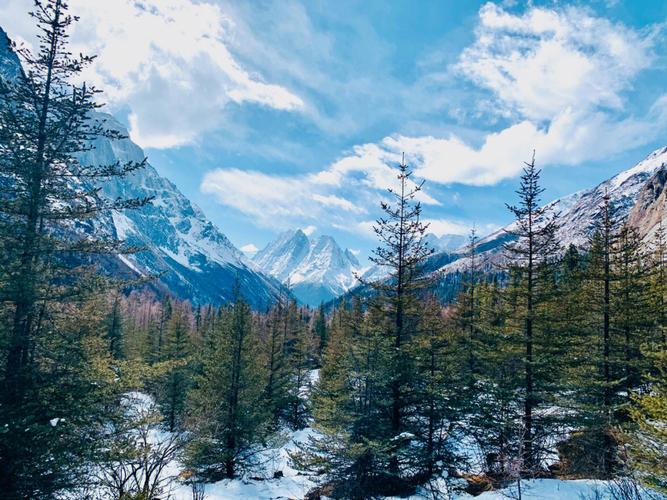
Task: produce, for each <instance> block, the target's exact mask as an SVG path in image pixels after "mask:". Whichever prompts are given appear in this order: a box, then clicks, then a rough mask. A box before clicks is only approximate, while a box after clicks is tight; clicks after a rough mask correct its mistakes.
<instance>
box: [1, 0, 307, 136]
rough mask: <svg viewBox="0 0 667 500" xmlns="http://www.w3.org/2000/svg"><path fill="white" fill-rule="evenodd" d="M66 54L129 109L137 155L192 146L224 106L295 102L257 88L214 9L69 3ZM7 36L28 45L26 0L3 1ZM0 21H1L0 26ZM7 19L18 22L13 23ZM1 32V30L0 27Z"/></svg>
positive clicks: (298, 103) (189, 3) (230, 23)
mask: <svg viewBox="0 0 667 500" xmlns="http://www.w3.org/2000/svg"><path fill="white" fill-rule="evenodd" d="M68 3H69V4H70V7H71V10H72V12H75V13H76V14H77V15H78V16H79V17H80V18H81V22H79V23H75V25H74V30H73V32H72V37H71V48H72V52H74V53H77V52H83V53H92V54H97V56H98V57H97V59H96V61H95V63H94V64H93V65H92V66H91V67H89V68H88V69H87V70H86V72H85V73H84V75H83V76H84V78H85V79H86V80H87V81H89V82H92V83H94V84H96V85H97V86H98V87H100V88H102V89H104V90H105V97H104V98H105V99H106V100H107V101H109V102H110V103H111V104H112V106H124V107H127V108H128V109H129V122H130V123H129V124H130V134H131V136H132V138H133V139H134V140H135V141H136V142H138V143H139V144H140V145H141V146H144V147H156V148H169V147H173V146H179V145H183V144H187V143H190V142H193V141H195V140H196V139H197V137H198V136H199V135H200V134H201V133H202V132H204V131H206V130H210V129H213V128H215V127H216V126H218V125H219V124H220V121H221V118H222V114H223V110H224V108H225V107H226V106H228V105H230V104H232V103H234V104H243V103H256V104H259V105H262V106H268V107H270V108H274V109H278V110H285V111H293V110H299V109H301V108H303V106H304V102H303V101H302V99H301V98H300V97H299V96H297V95H295V94H294V93H292V92H291V91H290V90H288V89H286V88H284V87H282V86H280V85H276V84H272V83H267V82H264V81H263V80H262V78H261V76H259V75H256V74H251V73H250V72H249V71H248V70H247V69H245V68H243V67H242V65H241V64H240V63H239V62H238V61H237V60H236V59H235V58H234V57H233V55H232V54H231V53H230V51H229V50H228V48H227V46H226V44H225V38H226V37H228V36H229V32H231V31H233V28H234V20H233V19H231V18H230V17H229V16H227V15H226V13H225V12H223V10H222V9H221V7H220V6H219V5H217V4H216V3H214V2H206V1H194V0H159V1H157V0H148V1H139V0H114V1H108V0H70V1H69V2H68ZM3 4H4V6H3V7H4V8H3V11H5V13H6V15H7V17H11V19H10V20H11V21H12V22H8V23H7V26H6V27H7V28H8V29H9V30H10V35H11V36H14V37H16V38H21V39H26V40H31V39H32V38H33V37H34V28H33V27H32V26H30V24H29V23H25V22H24V21H22V18H28V16H27V14H26V10H27V9H28V8H29V5H27V4H29V2H26V1H25V0H4V1H3ZM4 17H5V15H4V14H3V18H4ZM14 18H16V20H17V22H16V23H14V22H13V21H14ZM3 24H4V23H3Z"/></svg>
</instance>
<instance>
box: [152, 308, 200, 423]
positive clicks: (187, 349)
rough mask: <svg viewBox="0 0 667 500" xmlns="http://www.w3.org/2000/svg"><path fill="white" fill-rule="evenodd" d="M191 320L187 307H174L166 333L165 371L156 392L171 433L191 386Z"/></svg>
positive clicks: (181, 415)
mask: <svg viewBox="0 0 667 500" xmlns="http://www.w3.org/2000/svg"><path fill="white" fill-rule="evenodd" d="M192 320H193V318H192V316H191V311H190V308H189V305H188V304H187V303H180V304H175V305H174V306H173V309H172V313H171V317H170V318H169V321H168V323H167V325H166V329H165V339H164V345H163V349H162V359H161V361H163V362H164V363H165V364H166V369H167V370H168V371H167V374H166V375H165V377H164V378H163V380H161V381H160V383H159V386H158V388H157V392H158V399H159V402H160V410H161V412H162V414H163V415H164V416H165V420H166V425H167V428H168V429H169V430H170V431H171V432H174V431H175V430H176V429H178V428H179V427H180V426H181V424H182V420H183V417H184V412H185V398H186V393H187V391H188V389H189V387H190V385H191V382H190V377H191V366H190V364H191V363H190V361H191V349H192Z"/></svg>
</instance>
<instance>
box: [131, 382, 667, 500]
mask: <svg viewBox="0 0 667 500" xmlns="http://www.w3.org/2000/svg"><path fill="white" fill-rule="evenodd" d="M309 375H310V376H309V384H308V385H307V386H306V387H312V385H313V384H315V383H317V381H318V379H319V370H312V371H311V373H310V374H309ZM304 389H305V390H307V389H306V388H304ZM128 397H129V398H130V399H131V400H132V401H133V405H132V406H133V407H134V408H135V410H137V411H138V412H139V413H146V412H147V411H149V410H150V408H151V407H154V405H155V402H154V401H153V399H152V398H151V397H150V396H147V395H145V394H142V393H131V394H129V395H128ZM315 432H316V431H315V430H313V429H311V428H306V429H302V430H299V431H293V432H287V431H285V432H283V433H282V435H281V436H279V437H277V438H276V439H274V441H273V445H272V446H270V447H269V448H267V449H266V450H264V451H262V452H261V454H260V457H259V460H258V462H259V463H260V464H261V465H260V466H258V469H257V471H255V472H254V473H251V474H248V476H249V477H253V478H254V479H234V480H223V481H220V482H217V483H214V484H206V485H205V486H204V493H205V497H204V498H205V499H206V500H247V499H262V500H278V499H283V500H287V499H302V498H304V497H305V495H306V494H307V493H308V492H309V491H310V490H312V489H313V488H315V487H316V486H317V482H316V478H314V477H310V476H308V475H306V474H304V473H302V472H300V471H298V470H296V469H294V468H293V467H292V464H291V462H290V453H291V452H293V451H296V450H297V448H298V446H299V445H300V444H302V443H305V442H307V440H308V439H309V437H310V436H313V435H314V434H315ZM170 437H171V434H170V433H168V432H165V431H162V430H151V435H150V439H149V440H150V441H151V442H152V443H159V442H166V441H168V440H169V438H170ZM462 448H464V449H466V450H467V451H468V453H472V448H473V445H472V444H471V443H467V444H466V443H463V445H462ZM469 458H473V457H472V456H471V457H469ZM181 470H182V467H181V465H180V464H179V463H178V462H177V461H175V460H174V461H172V462H171V463H169V465H168V466H167V467H166V468H165V470H164V476H165V477H167V478H170V479H169V480H168V481H169V485H168V486H167V487H166V488H165V495H163V497H164V498H169V499H172V500H192V498H193V495H192V488H191V486H189V485H186V484H183V483H181V482H180V481H179V480H178V477H179V474H180V472H181ZM275 473H281V474H282V477H280V478H274V474H275ZM447 488H448V487H447V484H446V482H445V481H434V482H433V483H432V484H431V485H429V487H425V488H423V489H421V490H420V491H419V492H418V493H417V494H416V495H414V496H412V497H410V500H435V499H440V498H450V499H451V500H469V499H472V498H475V499H479V500H501V499H508V498H510V499H518V498H521V499H524V500H569V499H572V500H615V499H616V498H618V497H616V496H614V495H613V492H612V488H613V485H611V484H610V483H607V482H605V481H595V480H569V481H566V480H558V479H534V480H524V481H522V482H521V484H520V488H521V496H519V491H518V485H516V484H515V485H512V486H510V487H508V488H505V489H503V490H497V491H492V492H485V493H482V494H481V495H479V496H476V497H473V496H471V495H469V494H466V493H461V492H452V494H451V495H450V496H447V494H446V492H447ZM645 498H646V500H658V499H663V500H667V498H665V497H660V496H656V495H655V494H651V495H648V494H647V495H646V496H645ZM387 500H390V499H387ZM392 500H393V499H392Z"/></svg>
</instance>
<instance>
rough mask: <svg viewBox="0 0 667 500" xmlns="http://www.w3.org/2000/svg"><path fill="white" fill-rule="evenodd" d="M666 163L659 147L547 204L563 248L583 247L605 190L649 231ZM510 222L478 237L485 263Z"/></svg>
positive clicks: (453, 266)
mask: <svg viewBox="0 0 667 500" xmlns="http://www.w3.org/2000/svg"><path fill="white" fill-rule="evenodd" d="M666 163H667V147H664V148H660V149H658V150H656V151H654V152H652V153H651V154H650V155H648V156H647V157H646V158H645V159H644V160H642V161H641V162H639V163H638V164H636V165H635V166H633V167H632V168H630V169H628V170H624V171H623V172H621V173H619V174H617V175H615V176H613V177H611V178H610V179H607V180H606V181H603V182H601V183H600V184H598V185H597V186H595V187H593V188H590V189H584V190H581V191H578V192H576V193H573V194H571V195H568V196H564V197H563V198H559V199H557V200H555V201H552V202H551V203H549V204H547V205H546V206H547V208H548V209H549V210H551V211H555V212H559V213H560V223H561V226H560V229H559V231H558V233H557V238H558V240H559V242H560V244H561V246H562V247H563V248H566V247H567V246H569V245H570V244H574V245H575V246H577V247H579V248H584V247H586V245H587V243H588V240H589V238H590V237H591V236H592V234H593V232H594V231H595V229H596V224H597V222H598V221H599V218H600V206H601V204H602V201H603V197H604V195H605V193H607V194H608V195H609V197H610V199H611V202H612V203H613V205H614V206H615V207H616V209H617V211H618V212H617V214H618V216H619V217H620V218H625V217H628V222H629V223H631V224H634V225H636V226H638V227H642V228H643V235H645V236H646V235H649V234H650V233H652V232H653V231H654V230H655V227H656V224H657V223H658V220H659V218H660V217H662V218H664V214H665V208H664V200H665V196H667V195H665V194H664V184H665V174H664V170H665V169H664V165H665V164H666ZM661 172H662V173H661ZM661 202H662V205H660V203H661ZM658 212H659V214H660V215H658ZM513 226H514V224H510V225H508V226H506V227H505V228H503V229H500V230H498V231H495V232H494V233H492V234H490V235H488V236H486V237H484V238H482V239H480V240H479V246H478V251H479V253H480V254H481V257H482V259H484V261H485V262H486V265H487V267H491V266H493V265H494V264H496V263H498V262H500V261H501V260H502V258H503V255H502V247H503V243H505V242H506V241H507V240H508V239H509V238H510V236H509V235H508V234H507V230H509V229H512V227H513ZM436 257H437V256H436ZM464 267H465V260H464V259H462V258H456V259H454V260H453V261H452V262H450V263H447V264H445V265H444V266H442V267H441V268H440V269H439V270H440V271H441V272H442V273H443V274H445V275H446V274H448V273H453V272H456V271H458V270H461V269H463V268H464Z"/></svg>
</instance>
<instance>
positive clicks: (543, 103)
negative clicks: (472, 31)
mask: <svg viewBox="0 0 667 500" xmlns="http://www.w3.org/2000/svg"><path fill="white" fill-rule="evenodd" d="M476 35H477V37H476V41H475V43H474V44H473V45H472V46H470V47H468V48H467V49H465V50H464V51H463V53H462V54H461V56H460V60H459V63H458V65H457V69H458V71H460V72H461V73H462V74H463V75H465V76H467V77H468V78H470V79H472V80H473V81H474V82H475V83H477V84H478V85H480V86H481V87H484V88H487V89H489V90H491V91H492V92H493V93H494V95H495V96H496V97H497V98H498V99H500V100H501V101H502V103H503V104H504V105H505V107H503V108H501V109H500V110H499V111H501V112H513V113H516V114H518V115H519V116H521V117H525V118H528V119H531V120H537V121H540V120H551V119H553V118H554V116H557V115H558V114H559V113H561V112H562V110H563V109H566V108H568V107H569V108H575V109H578V110H581V109H583V108H585V109H597V108H600V107H606V108H612V109H620V108H622V107H623V97H622V95H621V93H622V92H623V91H624V90H627V89H629V88H630V87H631V83H632V80H633V78H634V77H635V76H636V75H637V73H638V72H639V71H641V70H643V69H645V68H647V67H648V66H649V65H650V63H651V59H652V56H651V46H652V42H653V40H652V38H651V36H646V35H642V34H640V33H638V32H636V31H634V30H632V29H630V28H627V27H625V26H624V25H622V24H618V23H616V24H615V23H612V22H610V21H609V20H607V19H604V18H600V17H594V16H592V15H591V14H589V13H588V12H587V11H586V10H584V9H581V8H577V7H565V8H562V9H548V8H539V7H532V8H529V9H527V10H526V11H525V13H524V14H522V15H514V14H511V13H508V12H506V11H505V10H503V9H502V8H501V7H499V6H497V5H495V4H493V3H487V4H486V5H484V6H483V7H482V8H481V9H480V12H479V25H478V28H477V32H476Z"/></svg>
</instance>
